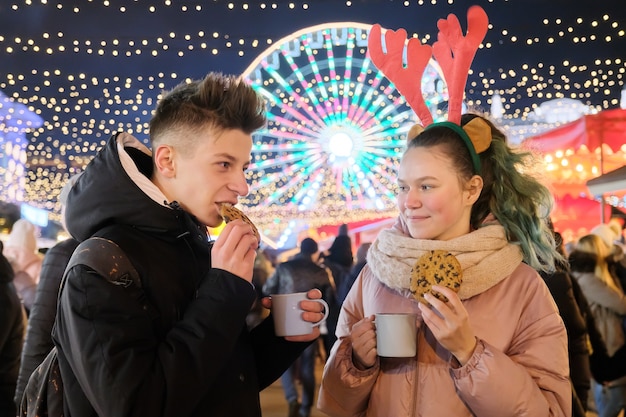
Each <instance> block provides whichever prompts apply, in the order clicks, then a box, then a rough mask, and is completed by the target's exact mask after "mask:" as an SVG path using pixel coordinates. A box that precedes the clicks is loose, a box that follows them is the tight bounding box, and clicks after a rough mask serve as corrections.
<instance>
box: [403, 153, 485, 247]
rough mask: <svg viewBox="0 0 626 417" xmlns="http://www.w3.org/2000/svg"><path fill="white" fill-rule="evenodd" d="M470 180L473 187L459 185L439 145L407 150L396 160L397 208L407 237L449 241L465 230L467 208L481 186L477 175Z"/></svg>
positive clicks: (473, 200)
mask: <svg viewBox="0 0 626 417" xmlns="http://www.w3.org/2000/svg"><path fill="white" fill-rule="evenodd" d="M471 181H472V184H473V185H474V187H473V188H470V189H464V187H462V185H461V182H460V179H459V176H458V174H457V170H456V169H455V167H454V166H453V165H452V161H451V160H450V158H448V157H447V156H446V155H445V154H444V153H443V152H442V148H441V147H439V146H433V147H428V148H420V147H415V148H411V149H409V150H408V151H407V152H406V153H405V155H404V157H403V158H402V161H401V163H400V170H399V174H398V208H399V210H400V216H402V218H403V219H404V221H405V222H406V225H407V227H408V229H409V232H410V234H411V237H413V238H416V239H432V240H449V239H453V238H455V237H458V236H461V235H464V234H466V233H469V232H470V212H471V208H472V205H473V204H474V202H475V201H476V200H477V199H478V196H479V195H480V189H481V188H482V180H481V179H480V177H478V176H474V177H473V178H472V180H471ZM477 185H478V186H479V187H478V188H477V187H476V186H477Z"/></svg>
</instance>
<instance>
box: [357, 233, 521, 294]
mask: <svg viewBox="0 0 626 417" xmlns="http://www.w3.org/2000/svg"><path fill="white" fill-rule="evenodd" d="M429 250H445V251H447V252H450V253H451V254H453V255H454V256H456V258H457V259H458V260H459V262H460V264H461V267H462V268H463V283H462V284H461V289H460V291H459V297H460V298H461V300H466V299H468V298H470V297H473V296H474V295H477V294H480V293H482V292H484V291H486V290H488V289H489V288H491V287H493V286H494V285H496V284H497V283H499V282H500V281H502V280H503V279H505V278H506V277H508V276H509V275H511V273H512V272H513V271H514V270H515V268H517V267H518V266H519V264H520V262H521V261H522V252H521V249H520V248H519V246H516V245H513V244H511V243H509V242H508V241H507V239H506V234H505V231H504V228H503V227H502V226H500V225H499V224H492V225H489V226H484V227H481V228H480V229H478V230H475V231H473V232H471V233H468V234H466V235H463V236H460V237H458V238H456V239H452V240H447V241H444V240H423V239H413V238H412V237H410V236H408V235H407V234H404V233H402V231H401V230H400V228H398V227H397V226H394V227H392V228H390V229H385V230H383V231H381V232H380V233H379V234H378V237H377V239H376V241H375V242H374V243H373V244H372V246H371V247H370V249H369V251H368V255H367V264H368V265H369V267H370V269H371V270H372V271H373V272H374V275H375V276H376V277H377V278H378V280H379V281H381V282H382V283H383V284H385V285H387V286H388V287H391V288H393V289H395V290H398V291H400V292H401V293H403V294H405V295H410V293H408V289H409V288H410V286H411V278H410V277H411V268H412V267H413V265H414V264H415V263H416V262H417V259H418V258H419V257H420V256H421V255H422V254H424V253H425V252H426V251H429Z"/></svg>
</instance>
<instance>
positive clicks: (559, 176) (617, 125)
mask: <svg viewBox="0 0 626 417" xmlns="http://www.w3.org/2000/svg"><path fill="white" fill-rule="evenodd" d="M522 146H523V147H524V148H527V149H531V150H534V151H537V152H539V153H541V154H543V155H544V159H545V161H546V172H545V174H546V178H547V179H548V181H549V182H550V183H551V185H552V187H553V191H554V193H555V195H558V196H563V195H565V194H572V195H580V194H588V195H590V193H589V191H588V189H587V187H586V186H585V183H586V182H587V181H588V180H590V179H592V178H595V177H598V176H600V175H602V174H604V173H605V172H607V171H611V170H614V169H617V168H619V167H621V166H623V165H624V164H626V110H625V109H612V110H605V111H601V112H599V113H597V114H590V115H586V116H583V117H581V118H580V119H578V120H575V121H573V122H571V123H567V124H565V125H562V126H560V127H557V128H555V129H552V130H549V131H547V132H544V133H542V134H539V135H536V136H531V137H529V138H527V139H526V140H524V141H523V142H522Z"/></svg>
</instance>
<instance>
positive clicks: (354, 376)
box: [318, 264, 571, 417]
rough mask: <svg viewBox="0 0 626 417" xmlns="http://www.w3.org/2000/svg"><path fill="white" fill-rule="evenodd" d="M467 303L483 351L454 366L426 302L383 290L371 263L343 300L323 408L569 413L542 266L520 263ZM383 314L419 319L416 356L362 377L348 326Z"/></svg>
mask: <svg viewBox="0 0 626 417" xmlns="http://www.w3.org/2000/svg"><path fill="white" fill-rule="evenodd" d="M362 300H370V301H369V302H368V303H367V304H364V303H363V302H362ZM463 304H464V306H465V308H466V309H467V311H468V313H469V318H470V321H471V325H472V327H473V329H474V331H475V334H476V336H477V338H478V345H477V348H476V350H475V352H474V354H473V356H472V358H471V359H470V361H469V362H468V363H467V364H466V365H465V366H462V367H455V366H454V363H456V361H451V355H450V353H449V352H448V351H447V350H445V349H444V348H443V347H441V346H440V345H439V344H438V343H437V341H436V339H435V338H434V337H433V335H432V333H431V332H430V331H429V330H428V328H427V327H426V326H425V325H423V323H421V316H420V311H419V309H418V307H417V302H416V301H414V300H413V299H412V298H407V297H405V296H403V295H400V294H399V293H398V292H396V291H395V290H392V289H390V288H389V287H386V286H385V285H383V284H382V283H381V282H380V281H378V280H377V279H376V277H374V276H373V273H372V271H371V270H370V269H369V268H368V267H367V266H366V267H365V269H364V270H363V272H362V273H361V275H360V277H359V279H358V280H357V281H356V283H355V284H354V286H353V287H352V290H351V292H350V293H349V294H348V297H347V298H346V300H345V302H344V305H343V308H342V311H341V316H340V318H339V325H338V327H337V335H338V337H339V340H338V341H337V343H336V344H335V346H334V348H333V350H332V353H331V356H330V357H329V359H328V361H327V363H326V366H325V368H324V375H323V380H322V385H321V388H320V393H319V401H318V407H319V408H320V409H321V410H322V411H323V412H325V413H327V414H328V415H331V416H351V417H352V416H368V417H389V416H393V417H418V416H420V417H438V416H445V417H448V416H454V417H465V416H467V417H470V416H478V417H506V416H532V417H543V416H546V417H547V416H559V417H565V416H568V417H569V416H570V415H571V388H570V382H569V379H568V373H569V370H568V356H567V335H566V331H565V327H564V325H563V322H562V320H561V317H560V316H559V313H558V311H557V308H556V305H555V304H554V301H553V299H552V297H551V295H550V293H549V291H548V289H547V287H546V285H545V284H544V282H543V280H542V279H541V277H540V276H539V275H538V274H537V273H536V272H535V270H533V269H532V268H530V267H529V266H527V265H525V264H520V266H519V267H518V268H517V269H516V270H515V271H514V272H513V274H512V275H511V276H509V277H508V278H506V279H504V280H503V281H501V282H500V283H498V284H497V285H495V286H493V287H492V288H490V289H488V290H487V291H485V292H483V293H481V294H478V295H476V296H474V297H471V298H469V299H467V300H465V301H463ZM383 312H386V313H389V312H414V313H416V314H417V315H418V322H419V323H421V324H420V328H419V332H418V341H417V352H418V353H417V356H416V357H414V358H379V360H378V362H377V364H376V365H375V366H374V367H372V368H370V369H368V370H365V371H360V370H358V369H356V368H355V367H354V365H353V363H352V349H351V344H350V339H349V329H350V328H351V327H352V325H353V324H354V323H356V322H357V321H359V320H361V319H362V318H364V317H369V316H371V315H373V314H376V313H383Z"/></svg>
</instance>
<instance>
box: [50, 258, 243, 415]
mask: <svg viewBox="0 0 626 417" xmlns="http://www.w3.org/2000/svg"><path fill="white" fill-rule="evenodd" d="M142 293H143V291H142V290H141V289H140V288H136V287H128V288H124V287H122V286H119V285H113V284H112V283H110V282H109V281H107V279H105V278H104V277H102V276H99V275H97V274H95V273H94V272H93V271H92V270H90V269H89V268H87V267H85V266H82V265H78V266H76V267H74V268H73V269H72V270H71V271H69V272H68V274H67V282H66V284H65V288H64V289H63V292H62V295H61V297H60V300H59V303H60V304H59V309H58V316H57V322H56V326H55V329H54V333H53V336H54V339H55V344H56V345H57V347H58V348H59V365H60V368H61V374H62V377H63V380H64V384H74V383H77V384H79V385H80V387H81V389H82V391H83V392H84V393H85V395H86V396H87V398H88V399H89V402H90V403H91V406H92V407H93V408H94V409H95V411H96V413H97V414H98V415H107V416H148V415H149V416H173V415H180V416H184V415H191V414H192V410H194V409H196V407H197V406H198V403H199V402H200V401H201V400H202V398H203V397H205V396H206V392H207V390H209V389H210V387H212V386H215V384H218V383H219V381H218V380H217V376H218V375H219V373H220V372H221V370H222V369H223V366H224V364H226V363H228V360H229V358H230V357H231V355H232V351H233V350H234V348H235V344H236V342H237V340H238V338H239V337H240V334H241V332H242V327H244V326H245V317H246V315H247V313H248V311H249V309H250V307H251V305H252V303H253V301H254V298H255V292H254V289H253V287H252V285H250V283H249V282H246V281H245V280H243V279H241V278H239V277H236V276H234V275H232V274H230V273H228V272H226V271H223V270H219V269H211V270H210V272H209V273H208V275H207V276H206V277H205V278H204V279H203V280H202V282H201V284H200V286H199V288H198V290H197V292H196V298H195V299H194V300H192V301H191V303H190V304H189V306H188V308H187V309H186V311H185V313H184V315H183V317H182V318H181V319H180V320H179V321H178V322H176V323H175V324H174V326H173V327H172V328H171V329H170V330H169V331H168V332H167V334H166V335H165V337H164V339H163V340H160V339H159V338H157V336H156V335H155V332H154V331H153V323H152V319H153V317H151V314H150V308H149V306H147V305H146V303H145V302H144V301H143V297H142ZM73 378H75V379H74V380H72V379H73ZM66 399H67V402H68V403H69V402H72V401H79V400H77V399H75V398H72V397H71V396H70V397H68V398H66ZM70 407H71V408H72V409H73V410H80V409H81V405H80V404H76V403H75V404H71V405H70Z"/></svg>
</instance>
